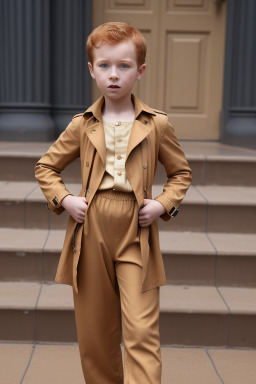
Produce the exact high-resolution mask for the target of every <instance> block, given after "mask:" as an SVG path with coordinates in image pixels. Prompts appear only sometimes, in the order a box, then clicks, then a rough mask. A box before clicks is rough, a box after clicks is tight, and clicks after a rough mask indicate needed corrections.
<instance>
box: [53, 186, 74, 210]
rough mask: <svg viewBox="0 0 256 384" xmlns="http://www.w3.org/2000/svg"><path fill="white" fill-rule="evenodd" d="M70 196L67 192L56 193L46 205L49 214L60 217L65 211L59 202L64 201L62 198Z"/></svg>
mask: <svg viewBox="0 0 256 384" xmlns="http://www.w3.org/2000/svg"><path fill="white" fill-rule="evenodd" d="M68 195H71V193H70V192H69V191H68V190H67V189H64V190H61V191H60V192H58V193H56V195H55V196H54V197H53V198H52V200H51V201H49V203H48V204H47V208H48V209H49V211H51V212H55V213H56V214H57V215H60V214H61V213H62V212H63V211H64V210H65V209H64V208H63V207H62V206H61V202H62V200H63V199H64V197H66V196H68Z"/></svg>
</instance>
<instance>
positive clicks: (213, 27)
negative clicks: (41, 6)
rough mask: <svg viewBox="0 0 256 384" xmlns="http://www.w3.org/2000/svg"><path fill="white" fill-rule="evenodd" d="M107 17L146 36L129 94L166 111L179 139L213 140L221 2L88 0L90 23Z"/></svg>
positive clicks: (219, 83)
mask: <svg viewBox="0 0 256 384" xmlns="http://www.w3.org/2000/svg"><path fill="white" fill-rule="evenodd" d="M108 21H124V22H127V23H129V24H131V25H133V26H134V27H135V28H138V29H139V30H140V31H141V32H142V34H143V36H144V37H145V38H146V41H147V46H148V53H147V60H146V63H147V70H146V74H145V77H144V78H143V79H142V80H141V81H140V82H138V84H137V85H136V87H135V89H134V93H135V94H136V95H137V96H138V97H140V98H141V99H142V100H143V101H144V102H146V103H147V104H149V105H150V106H152V107H155V108H158V109H161V110H164V111H165V112H166V113H168V116H169V119H170V121H171V123H172V124H173V125H174V127H175V131H176V134H177V136H178V137H179V138H180V139H193V140H218V139H219V137H220V113H221V107H222V88H223V69H224V47H225V23H226V4H225V2H224V3H222V4H221V5H219V4H217V3H216V2H214V1H213V0H130V1H129V0H93V26H94V27H96V26H98V25H99V24H101V23H104V22H108ZM98 96H99V92H98V91H97V89H96V86H95V85H94V86H93V99H96V98H97V97H98Z"/></svg>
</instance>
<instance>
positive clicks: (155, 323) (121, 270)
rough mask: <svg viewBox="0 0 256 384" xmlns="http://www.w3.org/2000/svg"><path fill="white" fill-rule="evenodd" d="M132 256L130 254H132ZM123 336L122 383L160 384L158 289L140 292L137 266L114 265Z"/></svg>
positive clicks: (139, 271) (139, 275)
mask: <svg viewBox="0 0 256 384" xmlns="http://www.w3.org/2000/svg"><path fill="white" fill-rule="evenodd" d="M133 256H134V255H133ZM116 273H117V279H118V284H119V289H120V298H121V310H122V328H123V339H124V348H125V350H124V353H125V355H124V358H125V360H124V363H125V365H124V383H125V384H138V383H143V384H160V383H161V370H162V364H161V352H160V341H159V288H155V289H152V290H149V291H146V292H143V293H141V268H140V267H139V266H138V265H136V264H132V263H118V264H117V265H116Z"/></svg>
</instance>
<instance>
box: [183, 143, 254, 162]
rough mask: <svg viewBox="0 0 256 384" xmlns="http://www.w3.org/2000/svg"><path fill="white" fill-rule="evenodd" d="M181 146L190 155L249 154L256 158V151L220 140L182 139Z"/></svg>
mask: <svg viewBox="0 0 256 384" xmlns="http://www.w3.org/2000/svg"><path fill="white" fill-rule="evenodd" d="M181 148H182V149H183V151H184V152H185V153H186V155H187V156H188V158H189V156H190V154H199V155H204V156H207V157H209V156H213V155H223V156H249V157H255V158H256V151H255V150H253V149H247V148H242V147H234V146H228V145H225V144H222V143H219V142H213V141H208V142H205V141H204V142H202V141H194V140H193V141H181Z"/></svg>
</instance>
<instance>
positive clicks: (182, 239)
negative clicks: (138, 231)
mask: <svg viewBox="0 0 256 384" xmlns="http://www.w3.org/2000/svg"><path fill="white" fill-rule="evenodd" d="M159 239H160V245H161V251H162V252H171V253H176V254H179V253H181V254H184V253H186V254H215V250H214V248H213V246H212V245H211V243H210V241H209V240H208V238H207V236H206V234H205V233H191V232H170V231H168V232H167V231H160V232H159Z"/></svg>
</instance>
